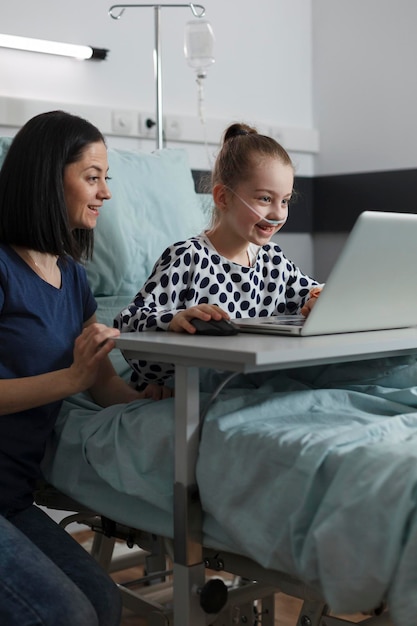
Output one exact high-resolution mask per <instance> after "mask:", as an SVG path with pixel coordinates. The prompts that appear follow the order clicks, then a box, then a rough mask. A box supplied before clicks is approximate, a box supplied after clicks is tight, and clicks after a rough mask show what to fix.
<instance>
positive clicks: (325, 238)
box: [0, 0, 417, 279]
mask: <svg viewBox="0 0 417 626" xmlns="http://www.w3.org/2000/svg"><path fill="white" fill-rule="evenodd" d="M204 5H205V7H206V13H207V19H209V20H210V22H211V24H212V26H213V29H214V32H215V35H216V46H215V56H216V62H215V64H214V65H213V66H212V67H211V68H210V69H209V70H208V75H207V79H206V81H205V86H204V111H205V116H206V118H207V120H211V121H213V120H214V121H216V120H217V121H219V122H220V124H219V125H218V127H219V128H221V127H222V126H221V125H222V123H224V125H226V123H229V122H230V121H234V120H236V119H240V120H245V121H248V122H250V123H256V124H261V125H262V127H264V126H265V127H270V126H271V127H274V128H281V129H283V133H282V141H283V143H284V145H286V147H288V148H289V149H290V150H291V149H292V148H293V147H294V146H291V145H288V143H287V141H286V137H291V142H292V141H293V139H294V133H292V131H294V130H295V131H297V130H298V131H300V137H301V147H300V145H297V146H295V149H294V150H293V151H292V155H293V156H294V159H295V161H296V164H297V173H298V175H300V176H304V177H314V187H315V192H314V223H313V232H315V234H314V236H313V237H312V236H311V234H309V233H308V232H301V233H298V234H297V233H290V234H289V235H286V234H283V235H282V238H283V247H284V249H286V250H288V247H287V240H288V239H289V238H290V239H291V248H290V250H289V255H290V256H292V257H294V260H295V261H296V262H298V263H299V264H300V265H301V266H302V267H303V268H306V269H307V270H308V271H309V270H310V267H309V265H308V264H309V263H310V262H311V259H312V257H313V242H314V266H315V270H316V271H315V273H316V274H318V277H319V278H321V279H325V277H326V275H327V272H328V270H329V267H330V266H331V264H332V262H333V257H334V256H335V255H336V254H337V253H338V250H339V248H340V243H341V242H343V241H344V238H345V236H346V232H347V231H348V229H349V227H350V224H351V222H352V220H353V219H354V217H355V215H356V213H357V212H358V211H360V210H362V209H363V208H374V206H376V203H378V207H379V208H381V207H382V208H386V207H387V206H388V207H390V206H391V208H392V209H396V210H401V209H404V210H413V206H412V205H410V202H412V200H411V199H410V197H411V195H410V186H411V185H412V178H411V180H410V181H409V184H407V185H405V184H402V185H396V184H395V180H396V176H395V175H396V174H397V173H403V174H404V172H411V173H412V174H413V169H414V168H415V167H416V163H415V161H416V159H417V151H416V150H415V145H417V143H416V141H415V140H416V137H415V134H416V132H417V130H416V125H415V123H414V116H415V111H416V110H417V108H416V99H417V86H416V81H415V78H414V76H415V69H414V64H415V61H414V60H415V58H416V56H417V41H416V40H415V37H414V33H413V28H414V24H416V23H417V20H416V18H417V15H416V14H417V4H416V3H415V1H414V0H401V2H399V3H398V2H396V1H395V0H366V1H365V2H363V0H337V1H336V2H335V1H334V0H314V1H312V0H259V1H258V2H257V3H256V5H254V8H251V6H250V5H249V6H245V9H244V10H243V9H242V3H241V2H240V0H228V1H227V2H224V1H223V0H207V1H206V2H204ZM109 6H110V3H108V2H106V1H104V0H89V1H88V2H83V1H82V0H72V2H71V3H58V2H55V1H54V0H42V1H41V2H39V3H34V2H31V0H14V2H13V3H9V4H8V5H7V11H4V12H3V14H2V26H1V31H2V32H6V33H11V34H20V35H27V36H32V37H39V38H49V39H56V40H62V41H69V42H80V43H90V44H92V45H94V46H97V47H104V48H109V50H110V52H109V55H108V58H107V60H106V61H104V62H77V61H73V60H69V59H68V60H67V59H61V58H58V57H46V56H45V55H36V54H31V53H25V52H14V51H9V50H5V49H3V50H1V52H0V75H1V81H0V132H1V133H2V134H12V133H13V132H14V129H13V128H11V127H10V126H8V124H7V120H6V121H5V120H4V115H3V114H4V107H2V106H1V104H2V103H1V100H2V98H16V99H18V100H19V101H22V102H28V101H30V102H37V101H42V102H50V103H51V105H53V104H55V103H63V104H65V105H66V108H67V110H71V109H74V110H75V109H77V110H78V108H77V107H78V106H79V105H80V104H82V105H85V106H86V107H89V108H88V109H87V110H88V111H97V112H99V113H100V115H98V116H97V121H99V120H101V119H102V115H101V113H102V112H103V111H104V112H106V113H107V114H109V115H110V113H111V112H112V111H114V110H126V109H127V110H133V111H134V112H135V113H138V114H139V113H142V112H154V111H155V82H154V76H153V62H152V50H153V42H154V41H153V40H154V32H153V14H152V9H149V8H143V9H128V10H127V11H126V13H125V14H124V15H123V17H122V18H121V19H120V20H117V21H116V20H112V19H111V18H110V17H109V16H108V13H107V11H108V8H109ZM191 17H192V16H191V13H190V12H189V9H188V8H181V9H169V8H168V9H163V10H162V19H161V31H162V56H163V108H164V113H166V114H169V115H172V116H179V115H181V116H187V118H188V119H192V118H193V119H194V120H196V119H197V87H196V83H195V77H194V73H193V70H192V69H191V68H189V67H188V66H187V64H186V62H185V60H184V57H183V50H182V46H183V32H184V24H185V22H186V21H188V20H189V19H190V18H191ZM18 108H19V107H18ZM20 108H21V112H22V117H24V115H25V112H26V111H28V112H29V111H30V109H26V108H25V106H23V105H22V106H21V107H20ZM91 117H92V118H93V119H92V121H95V120H94V115H92V116H90V118H91ZM216 127H217V126H216ZM196 129H197V130H196V131H195V135H196V136H195V137H194V140H193V141H192V142H186V143H181V142H177V143H173V142H172V141H171V142H168V145H169V146H176V145H179V146H181V147H185V148H186V149H187V151H188V152H189V155H190V162H191V165H192V167H195V168H199V169H201V168H203V167H204V166H208V165H209V156H210V158H212V156H213V155H214V154H215V152H216V150H217V146H218V144H216V143H215V142H214V143H210V144H209V146H208V149H206V147H205V146H204V132H203V128H202V127H201V126H199V125H198V124H197V126H196ZM309 131H317V132H318V136H319V141H320V150H319V153H318V154H316V153H315V152H314V150H312V149H311V146H309V145H307V144H308V142H305V144H306V145H304V144H303V140H304V138H305V137H307V136H308V132H309ZM197 135H199V136H197ZM278 136H279V135H278ZM218 139H220V137H218ZM108 140H109V145H112V146H114V147H133V148H139V149H145V150H152V149H153V148H154V145H155V144H154V141H153V140H144V139H141V138H139V137H137V136H129V137H127V136H117V135H113V134H111V133H109V135H108ZM216 141H217V138H216ZM295 143H296V141H295ZM386 172H389V173H390V174H392V178H391V179H390V180H392V181H393V183H392V185H391V188H392V189H393V190H395V192H396V194H394V195H395V198H394V199H393V195H392V194H391V195H389V194H387V193H384V194H382V192H380V195H378V194H377V193H376V192H377V191H378V189H383V185H379V184H378V180H379V178H378V177H377V178H376V181H377V182H376V184H374V182H375V181H372V194H371V197H370V198H368V197H366V199H365V200H363V198H362V197H361V196H362V195H363V194H362V192H361V193H360V194H359V191H358V193H357V195H356V196H355V193H354V192H355V190H359V189H360V190H363V189H365V191H367V190H369V188H370V186H369V185H367V181H368V175H369V174H370V173H374V174H378V175H379V176H383V175H384V174H385V173H386ZM338 176H340V179H337V177H338ZM349 177H351V178H349ZM385 180H387V176H385ZM329 183H337V185H334V189H333V187H329ZM339 183H340V185H342V187H340V185H339ZM385 191H386V186H385ZM404 194H405V195H404ZM365 195H366V194H365ZM410 206H411V208H409V207H410ZM298 250H302V256H301V257H300V256H297V251H298ZM293 251H294V252H293ZM298 254H301V253H298ZM306 264H307V265H306Z"/></svg>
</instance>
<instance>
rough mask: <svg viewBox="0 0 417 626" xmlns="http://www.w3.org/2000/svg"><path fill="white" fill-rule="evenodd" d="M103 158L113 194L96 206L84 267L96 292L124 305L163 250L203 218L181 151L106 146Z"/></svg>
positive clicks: (188, 233) (201, 225) (191, 232)
mask: <svg viewBox="0 0 417 626" xmlns="http://www.w3.org/2000/svg"><path fill="white" fill-rule="evenodd" d="M108 159H109V176H110V177H111V180H110V182H109V187H110V190H111V192H112V195H113V197H112V199H111V200H107V201H105V203H104V205H103V207H102V209H101V211H100V217H99V219H98V220H97V226H96V229H95V235H94V254H93V260H92V261H90V262H88V263H87V264H86V269H87V274H88V280H89V283H90V285H91V288H92V290H93V293H94V295H95V296H99V297H100V296H119V295H124V296H126V304H127V303H128V302H129V301H130V299H131V298H132V297H133V296H134V295H135V294H136V292H137V291H138V290H139V289H140V288H141V287H142V285H143V283H144V282H145V280H146V279H147V278H148V276H149V274H150V273H151V270H152V268H153V265H154V263H155V262H156V260H157V259H158V257H159V256H160V255H161V254H162V252H163V251H164V249H165V248H166V247H167V246H169V245H171V244H172V243H174V242H177V241H180V240H182V239H186V238H187V237H190V236H191V235H195V234H197V233H199V232H201V230H203V228H204V227H205V226H206V224H207V221H208V217H207V213H206V212H205V211H204V210H203V208H202V205H201V202H200V199H199V196H198V194H197V193H196V192H195V189H194V181H193V177H192V174H191V169H190V166H189V163H188V158H187V153H186V152H185V150H182V149H171V148H164V149H162V150H157V151H156V152H153V153H145V152H133V151H126V150H116V149H110V148H109V150H108Z"/></svg>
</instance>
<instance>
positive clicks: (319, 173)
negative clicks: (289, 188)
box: [312, 0, 417, 277]
mask: <svg viewBox="0 0 417 626" xmlns="http://www.w3.org/2000/svg"><path fill="white" fill-rule="evenodd" d="M416 24H417V3H416V2H415V0H400V1H399V2H397V1H396V0H366V1H363V0H346V1H342V0H337V1H336V2H335V1H334V0H314V2H313V3H312V33H313V48H312V63H313V124H314V125H315V126H316V127H317V128H318V129H319V132H320V152H319V154H318V155H317V156H316V157H315V181H314V182H315V195H314V215H315V223H314V230H315V234H314V258H315V268H316V271H317V273H318V274H319V275H321V276H322V277H325V276H326V274H327V273H328V270H329V268H330V267H331V265H332V263H333V261H334V259H335V258H336V256H337V254H338V253H339V251H340V248H341V246H342V244H343V243H344V241H345V238H346V233H347V232H348V230H349V229H350V228H351V226H352V224H353V222H354V220H355V218H356V216H357V215H358V214H359V213H360V212H361V211H362V210H365V209H372V210H387V211H406V212H417V202H416V193H415V188H416V182H417V149H416V146H417V123H416V111H417V78H416V69H415V66H416V59H417V39H416V37H415V25H416Z"/></svg>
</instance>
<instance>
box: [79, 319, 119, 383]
mask: <svg viewBox="0 0 417 626" xmlns="http://www.w3.org/2000/svg"><path fill="white" fill-rule="evenodd" d="M119 335H120V331H119V330H117V329H116V328H110V327H109V326H105V325H104V324H99V323H97V322H94V323H91V324H88V325H86V326H85V327H84V329H83V331H82V333H81V335H79V336H78V337H77V339H76V340H75V343H74V353H73V354H74V361H73V363H72V365H71V367H70V368H69V376H70V377H71V378H72V379H74V384H75V387H78V389H79V391H84V390H86V389H89V388H90V387H92V386H93V385H94V383H95V382H96V379H97V376H98V374H99V369H100V365H101V363H102V361H103V360H104V359H105V358H106V357H107V355H108V354H109V352H110V351H111V350H113V348H114V346H115V343H114V339H115V338H116V337H118V336H119Z"/></svg>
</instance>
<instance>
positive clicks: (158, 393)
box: [138, 383, 174, 400]
mask: <svg viewBox="0 0 417 626" xmlns="http://www.w3.org/2000/svg"><path fill="white" fill-rule="evenodd" d="M138 393H139V397H140V398H150V399H151V400H166V399H167V398H172V397H173V396H174V390H173V389H171V388H170V387H165V385H158V384H157V383H149V384H148V386H147V387H145V389H144V390H143V391H139V392H138Z"/></svg>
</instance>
